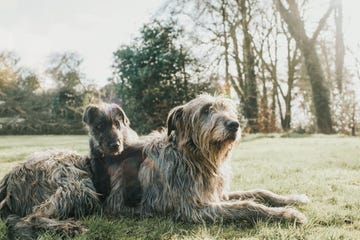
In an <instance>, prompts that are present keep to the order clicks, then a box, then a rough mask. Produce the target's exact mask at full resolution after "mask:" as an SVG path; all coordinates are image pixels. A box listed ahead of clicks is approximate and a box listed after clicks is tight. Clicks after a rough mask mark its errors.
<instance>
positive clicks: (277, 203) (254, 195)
mask: <svg viewBox="0 0 360 240" xmlns="http://www.w3.org/2000/svg"><path fill="white" fill-rule="evenodd" d="M224 199H226V200H246V199H252V200H254V201H257V202H261V203H264V204H268V205H270V206H272V207H281V206H287V205H294V204H305V203H308V202H310V199H309V198H308V197H307V196H306V195H304V194H302V195H288V196H281V195H278V194H276V193H273V192H271V191H268V190H262V189H257V190H250V191H238V192H230V193H229V194H225V195H224Z"/></svg>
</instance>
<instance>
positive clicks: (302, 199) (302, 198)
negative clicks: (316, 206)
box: [290, 194, 311, 204]
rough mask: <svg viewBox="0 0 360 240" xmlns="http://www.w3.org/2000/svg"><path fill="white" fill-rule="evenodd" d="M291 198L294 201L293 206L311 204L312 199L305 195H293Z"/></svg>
mask: <svg viewBox="0 0 360 240" xmlns="http://www.w3.org/2000/svg"><path fill="white" fill-rule="evenodd" d="M290 198H291V199H292V203H293V204H306V203H309V202H311V200H310V198H309V197H308V196H306V195H305V194H300V195H292V196H290Z"/></svg>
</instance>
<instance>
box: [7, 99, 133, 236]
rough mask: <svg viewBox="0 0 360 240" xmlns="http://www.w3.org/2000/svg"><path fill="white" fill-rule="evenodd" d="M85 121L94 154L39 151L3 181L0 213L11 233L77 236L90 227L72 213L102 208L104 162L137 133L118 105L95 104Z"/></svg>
mask: <svg viewBox="0 0 360 240" xmlns="http://www.w3.org/2000/svg"><path fill="white" fill-rule="evenodd" d="M83 120H84V122H85V123H86V124H87V126H88V129H89V135H90V158H89V157H87V156H82V155H80V154H78V153H76V152H70V151H66V150H64V151H59V150H56V151H55V150H54V151H46V152H39V153H35V154H32V155H31V156H29V157H28V158H27V159H26V160H25V163H23V164H20V165H19V166H17V167H15V168H14V169H13V170H12V171H11V172H10V173H8V174H7V175H6V176H5V177H4V178H3V179H2V180H1V182H0V217H1V218H7V227H8V237H9V238H13V239H15V238H19V239H35V238H36V237H37V233H38V231H46V230H52V231H56V232H59V233H66V234H68V235H75V234H77V233H80V232H83V231H84V230H86V228H85V227H84V226H82V225H81V224H80V223H79V222H78V221H75V220H71V219H69V218H79V217H81V216H85V215H88V214H93V213H95V212H97V211H99V210H100V209H101V208H102V202H101V201H103V200H104V198H105V197H106V195H107V194H108V187H109V186H110V184H109V183H108V180H107V179H108V178H109V176H108V175H107V174H108V173H107V171H106V170H104V169H103V168H102V167H104V166H105V163H104V162H103V161H105V160H107V161H110V160H111V158H114V157H116V156H118V155H119V154H120V153H121V152H122V151H123V150H124V149H125V148H126V146H127V145H128V144H129V142H130V138H134V139H136V138H137V135H136V133H135V132H134V131H133V130H132V129H131V128H130V127H129V120H128V118H127V117H126V115H125V113H124V112H123V110H122V109H121V108H120V107H119V106H117V105H115V104H100V105H90V106H88V107H87V109H86V110H85V113H84V117H83ZM104 179H105V180H104ZM108 185H109V186H108ZM124 194H126V193H124Z"/></svg>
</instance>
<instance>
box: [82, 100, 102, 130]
mask: <svg viewBox="0 0 360 240" xmlns="http://www.w3.org/2000/svg"><path fill="white" fill-rule="evenodd" d="M98 111H99V107H98V106H96V105H93V104H90V105H88V106H87V107H86V109H85V111H84V114H83V122H84V123H86V124H87V125H90V124H92V123H93V121H94V119H95V118H96V115H97V112H98Z"/></svg>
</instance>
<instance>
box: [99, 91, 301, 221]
mask: <svg viewBox="0 0 360 240" xmlns="http://www.w3.org/2000/svg"><path fill="white" fill-rule="evenodd" d="M167 125H168V127H167V130H165V131H162V132H155V133H153V134H151V135H150V136H148V137H147V138H146V139H145V141H144V142H143V143H142V144H141V148H142V151H143V155H142V157H143V159H144V161H143V162H142V163H141V165H140V169H139V181H140V184H141V188H142V191H143V194H142V199H141V204H140V205H139V206H138V207H136V208H135V209H136V210H134V212H138V213H140V214H141V215H143V216H146V215H153V214H160V215H172V216H174V217H175V218H176V219H179V220H184V221H188V222H201V221H217V220H221V221H241V220H245V221H248V222H256V221H257V220H267V219H271V220H288V221H295V222H299V223H303V222H305V221H306V217H305V216H304V215H303V214H302V213H301V212H299V211H297V210H295V209H293V208H285V207H279V206H284V205H288V204H293V203H302V202H306V201H307V198H306V197H305V196H303V195H300V196H279V195H277V194H274V193H272V192H270V191H265V190H254V191H243V192H227V191H226V190H227V189H228V184H229V174H230V171H229V170H230V168H229V165H228V159H229V157H230V153H231V150H232V148H233V146H234V143H235V142H236V140H237V139H238V138H239V136H240V129H239V123H238V121H237V113H236V110H235V106H234V105H233V103H232V102H231V101H230V100H228V99H225V98H221V97H212V96H209V95H201V96H200V97H198V98H196V99H194V100H192V101H190V102H188V103H187V104H185V105H182V106H179V107H176V108H174V109H173V110H172V111H171V112H170V114H169V116H168V120H167ZM114 179H116V176H114ZM113 182H114V183H116V182H117V181H116V180H114V181H113ZM121 192H122V186H121V185H120V184H114V185H112V190H111V192H110V195H109V197H108V198H107V199H106V201H105V209H106V212H108V213H109V214H115V215H122V214H124V213H126V208H124V205H123V201H122V200H121V197H119V196H122V194H121ZM257 202H262V203H264V204H268V205H270V206H266V205H264V204H260V203H257ZM274 206H276V207H274Z"/></svg>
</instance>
